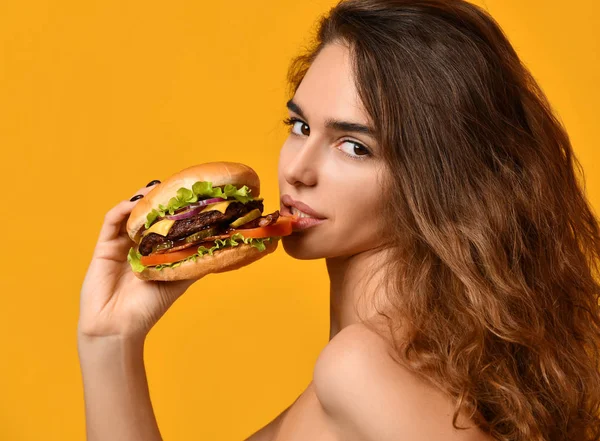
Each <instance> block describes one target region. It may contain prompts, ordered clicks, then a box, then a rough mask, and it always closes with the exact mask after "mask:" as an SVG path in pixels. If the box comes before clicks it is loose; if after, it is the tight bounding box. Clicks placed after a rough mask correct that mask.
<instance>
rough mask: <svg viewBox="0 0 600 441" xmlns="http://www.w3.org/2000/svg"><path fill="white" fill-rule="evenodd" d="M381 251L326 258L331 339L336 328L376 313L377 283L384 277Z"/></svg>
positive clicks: (335, 332) (336, 331)
mask: <svg viewBox="0 0 600 441" xmlns="http://www.w3.org/2000/svg"><path fill="white" fill-rule="evenodd" d="M383 262H384V250H381V249H378V250H369V251H365V252H362V253H359V254H354V255H352V256H343V257H335V258H329V259H327V272H328V273H329V280H330V311H329V314H330V316H329V318H330V327H329V339H330V340H331V339H332V338H333V337H334V336H335V335H336V334H337V333H338V332H339V331H341V330H342V329H344V328H345V327H346V326H349V325H351V324H354V323H360V322H361V321H362V320H363V319H368V318H369V317H371V316H373V315H375V314H376V308H375V305H377V303H376V302H377V299H376V297H375V296H376V295H377V294H378V293H379V292H380V290H379V289H378V284H379V283H381V282H382V281H383V280H384V278H383V277H384V271H383V270H382V268H383Z"/></svg>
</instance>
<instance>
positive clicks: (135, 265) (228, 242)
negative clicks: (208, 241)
mask: <svg viewBox="0 0 600 441" xmlns="http://www.w3.org/2000/svg"><path fill="white" fill-rule="evenodd" d="M273 239H277V238H275V237H264V238H260V239H255V238H251V237H248V238H246V237H244V236H243V235H242V234H241V233H236V234H234V235H233V236H231V237H229V238H227V239H217V240H216V241H215V244H214V245H213V246H212V247H210V248H206V247H205V246H200V247H198V252H197V253H196V254H193V255H191V256H189V257H187V258H185V259H183V260H180V261H179V262H173V263H165V264H162V265H156V266H153V268H156V269H157V270H162V269H163V268H177V267H178V266H179V265H181V264H182V263H183V262H187V261H188V260H193V261H194V262H195V261H196V259H198V258H202V257H204V256H206V255H207V254H208V255H209V256H212V255H213V253H214V252H215V251H217V250H220V249H222V248H227V247H236V246H238V245H239V244H241V243H244V244H246V245H251V246H253V247H255V248H257V249H258V251H260V252H262V251H264V250H265V249H266V248H267V247H266V245H265V243H269V242H271V240H273ZM140 258H141V254H140V253H139V252H138V251H137V250H136V249H135V248H131V249H130V250H129V254H128V256H127V261H128V262H129V264H130V265H131V269H132V270H133V271H135V272H138V273H141V272H142V271H144V269H146V267H145V266H144V265H142V263H141V262H140Z"/></svg>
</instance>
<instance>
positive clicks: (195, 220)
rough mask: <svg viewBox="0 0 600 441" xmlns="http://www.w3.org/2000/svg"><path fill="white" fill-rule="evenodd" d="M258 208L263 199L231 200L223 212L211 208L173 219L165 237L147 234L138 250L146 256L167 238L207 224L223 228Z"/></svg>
mask: <svg viewBox="0 0 600 441" xmlns="http://www.w3.org/2000/svg"><path fill="white" fill-rule="evenodd" d="M256 208H258V209H259V210H260V211H261V212H262V211H263V209H264V208H263V201H261V200H256V201H250V202H247V203H245V204H243V203H241V202H233V203H231V204H229V206H228V207H227V210H225V213H221V212H220V211H216V210H212V211H207V212H205V213H200V214H197V215H196V216H193V217H190V218H188V219H182V220H178V221H175V223H174V224H173V226H172V227H171V229H170V230H169V234H167V236H166V237H164V236H161V235H160V234H156V233H149V234H147V235H146V236H145V237H144V238H143V239H142V242H141V243H140V246H139V251H140V254H141V255H142V256H147V255H148V254H150V253H151V252H152V249H153V248H154V247H155V246H156V245H158V244H161V243H163V242H165V241H167V240H173V241H175V240H178V239H182V238H184V237H187V236H189V235H191V234H194V233H196V232H197V231H200V230H203V229H205V228H207V227H209V226H211V227H212V226H217V227H218V226H222V227H223V229H225V228H227V227H228V226H229V223H231V221H232V220H234V219H237V218H238V217H241V216H243V215H244V214H246V213H248V212H250V211H252V210H254V209H256Z"/></svg>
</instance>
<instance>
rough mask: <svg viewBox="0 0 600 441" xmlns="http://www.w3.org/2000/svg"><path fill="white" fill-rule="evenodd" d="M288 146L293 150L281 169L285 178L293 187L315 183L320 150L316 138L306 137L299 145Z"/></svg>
mask: <svg viewBox="0 0 600 441" xmlns="http://www.w3.org/2000/svg"><path fill="white" fill-rule="evenodd" d="M290 148H291V149H294V151H293V153H291V157H290V159H289V162H288V163H287V164H286V165H285V167H284V169H283V176H284V177H285V180H286V181H287V182H288V183H289V184H290V185H293V186H295V187H299V186H307V187H314V186H315V185H317V182H318V176H319V167H320V162H321V154H320V153H321V152H320V151H321V150H322V146H320V145H319V141H318V139H317V138H313V139H310V138H308V139H307V140H306V141H305V142H304V143H303V144H302V145H301V146H300V147H295V146H294V147H290Z"/></svg>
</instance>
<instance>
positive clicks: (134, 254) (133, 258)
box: [127, 247, 146, 273]
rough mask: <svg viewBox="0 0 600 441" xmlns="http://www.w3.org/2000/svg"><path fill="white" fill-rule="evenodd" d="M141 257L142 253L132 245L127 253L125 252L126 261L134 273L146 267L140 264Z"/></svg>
mask: <svg viewBox="0 0 600 441" xmlns="http://www.w3.org/2000/svg"><path fill="white" fill-rule="evenodd" d="M141 257H142V255H141V254H140V253H139V252H138V250H137V249H135V248H134V247H131V248H130V249H129V254H127V261H128V262H129V264H130V265H131V269H132V270H133V271H135V272H136V273H141V272H142V271H144V269H146V267H145V266H144V265H142V262H140V259H141Z"/></svg>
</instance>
